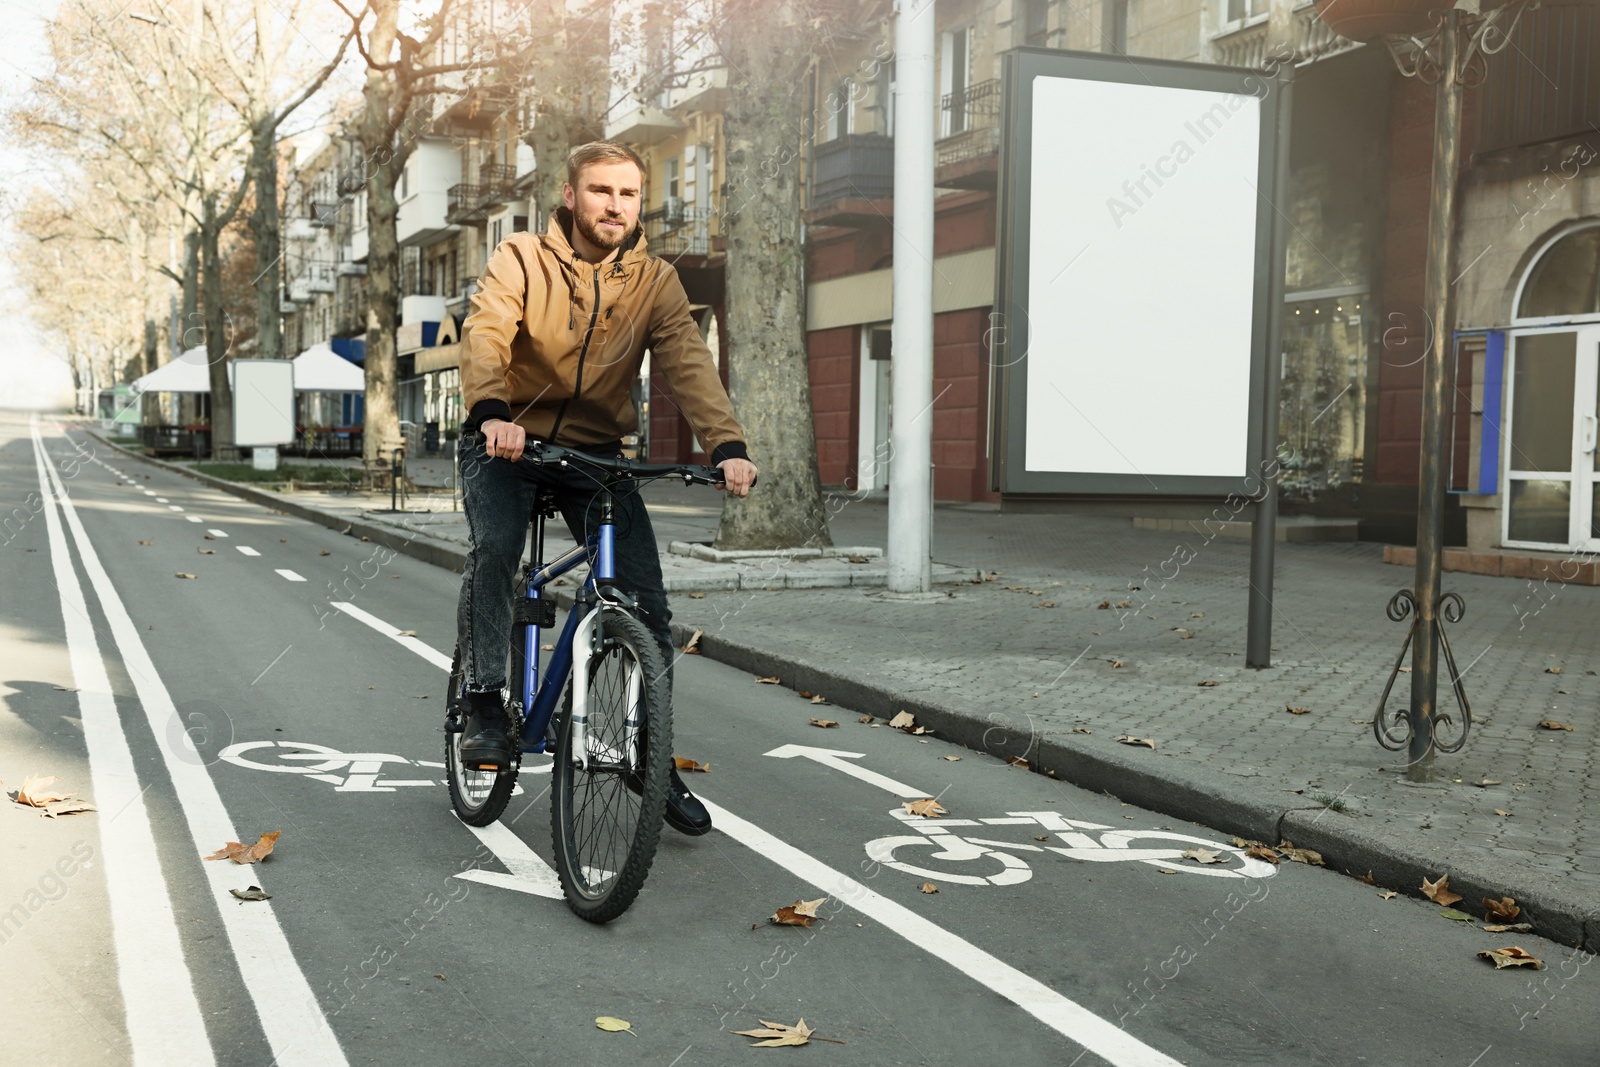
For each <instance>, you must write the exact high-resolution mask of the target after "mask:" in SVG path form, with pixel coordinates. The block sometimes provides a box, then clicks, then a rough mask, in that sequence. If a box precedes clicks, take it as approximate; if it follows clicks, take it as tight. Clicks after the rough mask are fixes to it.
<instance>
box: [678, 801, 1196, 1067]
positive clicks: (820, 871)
mask: <svg viewBox="0 0 1600 1067" xmlns="http://www.w3.org/2000/svg"><path fill="white" fill-rule="evenodd" d="M700 799H701V800H702V801H703V802H704V803H705V806H706V809H707V810H708V811H710V812H711V817H712V820H713V821H714V822H715V824H716V827H717V829H718V830H721V831H722V832H723V833H725V834H727V835H728V836H729V837H731V838H733V839H734V840H735V841H737V842H739V843H740V844H741V845H744V846H745V847H746V848H748V849H750V850H751V851H753V852H757V853H759V854H761V855H762V856H765V857H766V858H767V859H769V860H771V861H772V862H773V863H776V864H777V865H778V866H780V867H782V868H784V869H785V870H787V871H789V872H790V873H791V874H794V875H797V876H798V877H800V878H803V879H805V880H806V881H807V882H810V883H811V884H812V885H814V886H816V887H817V888H818V889H821V890H822V891H823V892H825V893H827V894H829V895H830V896H835V897H838V898H839V899H840V900H842V901H843V902H844V903H846V904H848V905H849V906H850V907H852V908H855V909H856V910H857V911H859V912H861V914H863V915H866V916H868V917H870V918H872V919H875V920H877V921H878V922H880V923H882V924H883V925H884V926H886V927H888V928H889V929H890V930H893V931H894V932H895V933H897V934H899V935H900V936H901V937H903V938H905V939H906V940H907V941H909V942H911V943H912V944H913V945H916V946H917V947H918V948H920V949H922V950H923V951H925V952H927V953H928V954H929V955H931V956H934V957H935V958H937V959H941V960H943V961H944V962H945V963H948V964H949V965H950V966H952V967H954V968H955V969H956V970H958V971H960V972H961V973H962V974H965V975H967V976H968V977H969V978H972V979H973V980H974V981H976V982H979V983H980V984H982V985H984V986H987V987H988V988H989V989H992V990H993V991H994V992H996V993H998V994H1000V995H1001V996H1003V997H1005V998H1006V999H1007V1000H1009V1001H1011V1002H1012V1003H1013V1004H1015V1005H1017V1006H1018V1007H1019V1008H1021V1009H1023V1010H1024V1011H1026V1012H1027V1013H1028V1014H1030V1015H1032V1016H1033V1017H1034V1018H1036V1019H1038V1020H1039V1021H1040V1022H1042V1023H1044V1024H1045V1025H1046V1026H1048V1027H1050V1028H1051V1029H1052V1030H1055V1031H1056V1032H1057V1033H1059V1034H1061V1035H1063V1036H1064V1037H1066V1038H1068V1039H1070V1040H1072V1041H1075V1042H1077V1043H1078V1044H1080V1045H1082V1046H1083V1047H1084V1048H1086V1049H1088V1050H1089V1051H1090V1052H1093V1053H1094V1054H1095V1055H1097V1056H1099V1057H1100V1058H1101V1059H1103V1060H1105V1061H1106V1062H1107V1063H1111V1064H1115V1065H1116V1067H1179V1065H1178V1061H1177V1060H1175V1059H1172V1058H1171V1057H1169V1056H1167V1055H1165V1054H1164V1053H1161V1052H1157V1051H1156V1050H1155V1049H1153V1048H1151V1047H1150V1046H1149V1045H1146V1044H1145V1043H1144V1042H1142V1041H1140V1040H1139V1039H1138V1038H1136V1037H1134V1036H1133V1035H1132V1034H1129V1033H1128V1032H1127V1031H1125V1030H1122V1029H1120V1028H1118V1027H1117V1026H1115V1025H1113V1024H1112V1023H1110V1022H1108V1021H1107V1020H1105V1019H1102V1018H1100V1016H1098V1015H1096V1014H1095V1013H1094V1012H1092V1011H1090V1010H1089V1009H1088V1008H1085V1007H1084V1006H1083V1005H1081V1004H1079V1003H1077V1002H1076V1001H1073V1000H1069V999H1067V998H1066V997H1064V996H1062V995H1061V994H1060V993H1057V992H1056V991H1055V990H1054V989H1051V988H1050V987H1049V986H1047V985H1045V984H1044V983H1042V982H1040V981H1038V980H1037V979H1034V978H1031V977H1029V976H1028V975H1026V974H1024V973H1023V972H1021V971H1019V970H1017V969H1016V968H1015V967H1012V966H1011V965H1010V964H1008V963H1004V962H1002V961H1001V960H999V959H996V958H995V957H994V956H992V955H990V954H989V953H987V952H985V951H984V950H983V949H981V948H979V947H978V946H977V945H974V944H972V943H971V942H970V941H967V940H966V939H964V938H961V937H958V936H956V935H955V934H953V933H951V932H950V931H948V930H946V929H944V928H943V927H941V926H937V925H935V924H934V923H931V922H929V921H928V920H927V919H924V918H923V917H922V916H920V915H918V914H917V913H916V912H914V911H912V910H911V909H909V908H907V907H905V906H903V905H901V904H897V903H896V902H894V901H892V900H890V899H889V898H887V897H884V896H881V895H879V894H878V893H875V892H873V891H872V890H871V889H868V888H867V887H866V886H865V885H863V884H861V883H860V882H858V881H856V880H855V879H854V878H851V877H848V876H847V875H844V874H841V873H840V872H838V871H836V870H834V869H833V868H832V867H829V866H828V865H827V864H825V863H823V862H822V861H821V860H818V859H815V858H813V857H812V856H810V855H808V854H807V853H805V852H802V851H800V850H799V849H797V848H795V847H794V846H793V845H790V844H788V843H787V842H784V841H780V840H779V839H778V838H776V837H774V836H773V835H772V834H769V833H767V832H766V831H765V830H763V829H761V828H760V827H759V826H756V825H755V824H753V823H750V822H746V821H745V820H744V819H741V818H739V816H737V815H735V814H734V813H733V812H731V811H729V810H728V809H727V808H724V807H722V806H721V805H719V804H713V803H712V802H711V801H709V800H706V798H705V797H704V796H701V797H700Z"/></svg>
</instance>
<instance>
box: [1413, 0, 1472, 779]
mask: <svg viewBox="0 0 1600 1067" xmlns="http://www.w3.org/2000/svg"><path fill="white" fill-rule="evenodd" d="M1444 18H1445V24H1444V30H1443V33H1442V37H1441V40H1440V42H1439V71H1440V74H1439V87H1438V95H1437V97H1436V99H1435V103H1434V108H1435V110H1434V119H1433V189H1432V195H1431V197H1430V200H1429V204H1428V274H1427V297H1426V301H1427V309H1428V317H1429V325H1430V326H1431V328H1432V332H1433V343H1432V345H1431V346H1430V347H1429V349H1428V354H1427V357H1426V362H1425V363H1424V364H1423V375H1422V458H1421V462H1420V464H1419V469H1418V473H1417V573H1416V580H1415V584H1414V585H1413V586H1412V589H1413V591H1414V592H1415V593H1416V598H1417V619H1416V624H1415V625H1416V629H1415V630H1414V633H1415V634H1416V639H1415V643H1414V644H1413V646H1412V658H1411V668H1412V669H1411V709H1410V719H1411V745H1410V752H1409V754H1408V755H1409V763H1408V764H1407V772H1406V773H1407V776H1408V777H1410V778H1412V779H1414V780H1417V781H1426V780H1427V779H1428V778H1429V777H1430V776H1431V774H1432V770H1433V714H1434V709H1435V706H1436V702H1437V700H1438V695H1439V640H1438V626H1437V623H1436V622H1435V620H1436V618H1437V617H1438V613H1439V592H1440V571H1441V567H1440V558H1441V551H1442V544H1443V540H1444V497H1445V467H1444V464H1445V456H1446V454H1447V451H1448V449H1447V445H1448V443H1449V442H1448V434H1449V407H1448V400H1449V396H1450V378H1451V371H1452V369H1453V368H1452V363H1453V360H1452V359H1451V356H1452V354H1453V351H1452V350H1453V347H1454V340H1455V329H1454V323H1455V318H1454V312H1453V308H1452V306H1451V303H1452V302H1451V294H1450V261H1451V258H1452V257H1451V250H1452V248H1453V247H1454V242H1453V241H1452V240H1451V238H1452V236H1453V230H1454V227H1455V208H1456V178H1457V167H1458V160H1459V155H1460V146H1461V102H1462V100H1461V98H1462V85H1461V77H1460V73H1459V72H1458V71H1457V69H1456V68H1457V65H1458V61H1457V56H1458V52H1459V50H1460V27H1461V13H1460V12H1459V11H1449V12H1446V13H1445V16H1444Z"/></svg>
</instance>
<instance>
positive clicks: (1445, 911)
mask: <svg viewBox="0 0 1600 1067" xmlns="http://www.w3.org/2000/svg"><path fill="white" fill-rule="evenodd" d="M1439 914H1440V915H1442V916H1444V917H1445V918H1446V919H1449V920H1450V921H1451V922H1458V923H1469V922H1471V921H1472V916H1470V915H1468V914H1467V913H1466V912H1464V911H1457V910H1456V909H1454V908H1440V909H1439Z"/></svg>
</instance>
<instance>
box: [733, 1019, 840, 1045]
mask: <svg viewBox="0 0 1600 1067" xmlns="http://www.w3.org/2000/svg"><path fill="white" fill-rule="evenodd" d="M760 1022H761V1026H762V1029H760V1030H734V1031H732V1032H733V1033H735V1034H739V1035H740V1036H742V1037H760V1038H765V1040H763V1041H757V1042H756V1043H755V1044H753V1045H751V1046H750V1047H751V1048H778V1047H779V1046H782V1045H804V1044H808V1043H809V1042H810V1040H811V1035H812V1034H813V1033H815V1031H814V1030H812V1029H811V1027H809V1026H807V1025H806V1021H805V1020H804V1019H801V1020H800V1021H799V1022H798V1023H796V1024H795V1025H793V1026H785V1025H784V1024H783V1023H770V1022H768V1021H767V1020H765V1019H762V1020H760ZM817 1040H819V1041H821V1040H823V1039H822V1038H818V1039H817ZM830 1040H831V1039H830ZM837 1043H838V1044H841V1045H842V1044H844V1042H843V1041H840V1042H837Z"/></svg>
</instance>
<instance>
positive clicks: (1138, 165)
mask: <svg viewBox="0 0 1600 1067" xmlns="http://www.w3.org/2000/svg"><path fill="white" fill-rule="evenodd" d="M1032 135H1033V161H1032V173H1031V176H1030V181H1031V184H1032V201H1033V205H1032V206H1033V210H1032V218H1031V225H1030V228H1029V237H1030V240H1029V278H1030V282H1031V285H1030V291H1029V293H1028V327H1029V328H1028V354H1027V443H1026V448H1027V469H1028V470H1030V471H1074V472H1084V473H1099V474H1121V475H1133V476H1135V477H1149V478H1153V479H1156V480H1157V481H1159V476H1161V475H1190V476H1201V477H1206V476H1233V477H1238V476H1243V475H1244V474H1245V473H1246V468H1247V466H1248V465H1249V462H1250V456H1249V451H1248V443H1249V429H1250V395H1251V390H1250V372H1251V333H1252V329H1253V326H1254V322H1255V303H1254V294H1255V289H1256V250H1257V233H1256V220H1257V216H1258V213H1259V204H1258V195H1259V194H1258V192H1257V189H1256V182H1257V180H1258V179H1257V176H1258V174H1259V172H1260V169H1261V165H1260V150H1261V101H1260V100H1259V99H1257V98H1256V97H1254V96H1249V95H1242V94H1239V93H1216V92H1204V91H1200V90H1196V89H1185V88H1173V87H1168V86H1154V85H1148V84H1128V83H1115V82H1103V81H1086V80H1076V79H1069V78H1039V79H1037V80H1036V81H1035V83H1034V107H1033V130H1032Z"/></svg>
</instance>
